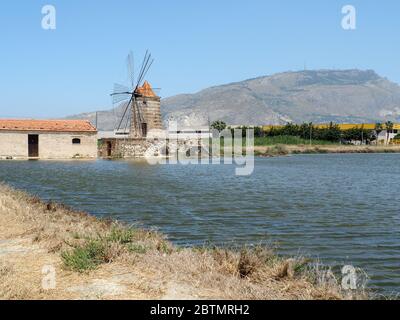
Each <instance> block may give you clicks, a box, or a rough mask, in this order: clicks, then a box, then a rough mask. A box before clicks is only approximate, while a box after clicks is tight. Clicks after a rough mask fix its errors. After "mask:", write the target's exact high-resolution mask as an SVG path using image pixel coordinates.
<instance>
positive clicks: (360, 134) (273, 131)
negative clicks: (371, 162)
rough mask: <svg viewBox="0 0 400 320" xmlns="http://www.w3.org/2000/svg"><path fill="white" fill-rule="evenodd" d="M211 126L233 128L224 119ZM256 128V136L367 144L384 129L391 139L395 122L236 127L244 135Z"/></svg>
mask: <svg viewBox="0 0 400 320" xmlns="http://www.w3.org/2000/svg"><path fill="white" fill-rule="evenodd" d="M211 128H213V129H217V130H219V131H222V130H225V129H231V130H233V129H232V128H230V127H228V126H227V125H226V123H225V122H223V121H215V122H213V123H212V125H211ZM249 128H251V129H254V136H255V137H259V138H261V137H276V136H295V137H300V138H302V139H310V140H324V141H330V142H342V143H346V142H350V141H362V142H365V143H367V144H369V143H371V142H373V141H375V140H377V137H378V136H379V134H380V133H381V132H382V131H383V130H387V140H388V139H389V133H391V132H393V130H394V124H393V123H392V122H391V121H388V122H386V123H384V124H382V123H376V125H375V128H374V129H366V128H364V126H363V125H360V126H356V127H354V128H351V129H346V130H343V129H341V128H340V126H339V125H338V124H335V123H333V122H331V123H330V124H329V125H327V126H324V127H321V126H316V125H314V124H313V123H303V124H293V123H287V124H286V125H284V126H279V127H278V126H272V127H270V128H269V129H268V130H264V129H263V127H246V126H242V127H239V128H235V129H241V130H242V132H243V136H245V135H246V129H249Z"/></svg>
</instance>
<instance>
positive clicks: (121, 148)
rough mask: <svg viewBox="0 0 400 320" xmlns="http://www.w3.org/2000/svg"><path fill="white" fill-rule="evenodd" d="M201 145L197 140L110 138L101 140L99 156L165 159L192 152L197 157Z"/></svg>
mask: <svg viewBox="0 0 400 320" xmlns="http://www.w3.org/2000/svg"><path fill="white" fill-rule="evenodd" d="M201 145H202V143H201V140H197V139H191V140H190V139H189V140H179V141H177V140H165V139H157V138H143V139H138V138H136V139H135V138H132V139H115V138H108V139H101V141H100V148H99V154H100V157H102V158H143V157H165V156H173V155H174V154H177V153H178V152H180V153H187V152H190V153H191V154H193V155H195V154H196V152H197V151H198V149H199V146H201ZM203 151H204V150H203ZM203 153H205V152H203ZM207 156H208V153H207Z"/></svg>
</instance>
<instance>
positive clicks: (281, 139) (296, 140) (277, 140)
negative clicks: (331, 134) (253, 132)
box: [254, 136, 339, 146]
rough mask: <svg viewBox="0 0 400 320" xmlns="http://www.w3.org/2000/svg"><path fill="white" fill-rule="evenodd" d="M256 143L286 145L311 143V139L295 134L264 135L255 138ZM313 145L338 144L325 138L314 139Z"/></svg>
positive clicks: (260, 144)
mask: <svg viewBox="0 0 400 320" xmlns="http://www.w3.org/2000/svg"><path fill="white" fill-rule="evenodd" d="M254 144H255V145H256V146H273V145H277V144H286V145H301V144H310V140H309V139H302V138H300V137H295V136H276V137H263V138H258V137H257V138H254ZM312 144H313V145H338V144H339V143H337V142H331V141H325V140H312Z"/></svg>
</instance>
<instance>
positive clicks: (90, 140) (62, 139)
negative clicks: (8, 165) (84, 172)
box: [0, 132, 97, 159]
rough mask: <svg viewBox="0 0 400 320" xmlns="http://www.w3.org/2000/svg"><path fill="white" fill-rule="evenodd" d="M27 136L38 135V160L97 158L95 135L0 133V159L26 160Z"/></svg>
mask: <svg viewBox="0 0 400 320" xmlns="http://www.w3.org/2000/svg"><path fill="white" fill-rule="evenodd" d="M29 134H37V135H39V159H74V158H85V159H86V158H88V159H91V158H97V133H50V132H49V133H47V132H45V133H42V132H0V159H27V158H28V135H29ZM75 138H76V139H80V142H81V143H80V144H73V143H72V140H73V139H75Z"/></svg>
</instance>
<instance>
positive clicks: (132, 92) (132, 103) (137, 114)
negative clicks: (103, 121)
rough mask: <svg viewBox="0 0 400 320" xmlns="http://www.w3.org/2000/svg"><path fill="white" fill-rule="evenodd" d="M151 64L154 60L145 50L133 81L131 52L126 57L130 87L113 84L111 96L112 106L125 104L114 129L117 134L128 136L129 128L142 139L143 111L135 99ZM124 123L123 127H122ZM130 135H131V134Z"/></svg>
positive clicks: (133, 70) (133, 67) (133, 71)
mask: <svg viewBox="0 0 400 320" xmlns="http://www.w3.org/2000/svg"><path fill="white" fill-rule="evenodd" d="M153 62H154V59H152V57H151V54H150V53H149V51H148V50H147V51H146V54H145V56H144V58H143V62H142V65H141V67H140V70H139V73H138V76H137V78H136V79H135V65H134V57H133V53H132V52H130V53H129V55H128V57H127V69H128V78H129V81H130V87H127V86H124V85H121V84H118V83H116V84H114V91H113V93H112V94H111V97H112V100H113V104H117V103H118V104H119V103H122V102H123V103H126V105H125V108H124V112H123V113H122V116H121V117H120V119H119V123H118V126H117V128H116V133H117V134H128V127H131V128H134V129H135V134H136V135H137V136H138V137H142V136H143V135H144V132H143V126H142V124H143V123H144V118H143V111H142V110H141V106H140V105H139V103H138V102H137V97H138V96H139V95H140V94H139V89H140V88H141V86H142V82H143V80H144V78H145V77H146V74H147V72H148V71H149V69H150V67H151V66H152V64H153ZM135 80H136V81H135ZM129 109H130V110H131V112H128V110H129ZM124 121H125V126H123V123H124ZM132 121H133V125H132ZM121 129H123V131H121ZM131 134H133V133H132V132H131Z"/></svg>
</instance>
